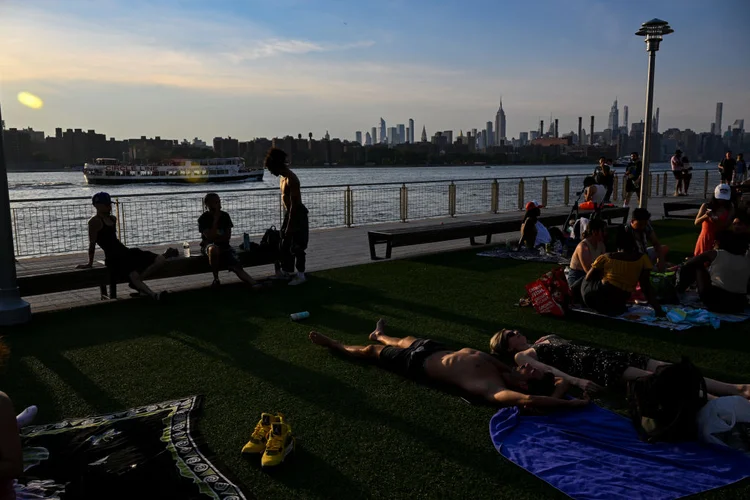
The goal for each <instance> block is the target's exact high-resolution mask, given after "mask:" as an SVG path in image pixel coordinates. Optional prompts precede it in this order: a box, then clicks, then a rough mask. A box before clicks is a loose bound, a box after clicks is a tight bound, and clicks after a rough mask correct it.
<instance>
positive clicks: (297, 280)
mask: <svg viewBox="0 0 750 500" xmlns="http://www.w3.org/2000/svg"><path fill="white" fill-rule="evenodd" d="M305 281H307V278H305V275H304V274H302V273H299V274H297V276H295V277H294V279H293V280H292V281H290V282H289V286H297V285H301V284H302V283H304V282H305Z"/></svg>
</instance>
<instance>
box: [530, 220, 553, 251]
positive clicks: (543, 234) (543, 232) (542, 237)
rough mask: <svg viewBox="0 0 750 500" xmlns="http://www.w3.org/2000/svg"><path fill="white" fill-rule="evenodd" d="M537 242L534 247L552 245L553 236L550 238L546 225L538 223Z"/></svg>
mask: <svg viewBox="0 0 750 500" xmlns="http://www.w3.org/2000/svg"><path fill="white" fill-rule="evenodd" d="M535 227H536V241H535V242H534V246H535V247H538V246H539V245H546V244H548V243H552V236H550V234H549V231H548V230H547V228H546V227H545V225H544V224H542V223H541V222H539V221H536V226H535Z"/></svg>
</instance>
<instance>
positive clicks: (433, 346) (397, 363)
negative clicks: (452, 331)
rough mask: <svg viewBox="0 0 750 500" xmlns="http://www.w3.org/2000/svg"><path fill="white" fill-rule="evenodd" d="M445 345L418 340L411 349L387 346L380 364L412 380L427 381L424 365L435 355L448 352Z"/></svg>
mask: <svg viewBox="0 0 750 500" xmlns="http://www.w3.org/2000/svg"><path fill="white" fill-rule="evenodd" d="M448 350H450V349H447V348H446V347H445V346H444V345H443V344H441V343H440V342H436V341H434V340H430V339H417V340H415V341H414V342H413V343H412V344H411V345H410V346H409V347H407V348H402V347H394V346H385V347H384V348H383V350H382V351H380V356H379V357H378V363H379V364H380V365H381V366H382V367H383V368H386V369H388V370H391V371H394V372H396V373H399V374H401V375H403V376H405V377H409V378H412V379H417V380H419V379H425V378H426V375H425V371H424V363H425V361H426V360H427V358H429V357H430V356H432V355H433V354H435V353H436V352H441V351H448Z"/></svg>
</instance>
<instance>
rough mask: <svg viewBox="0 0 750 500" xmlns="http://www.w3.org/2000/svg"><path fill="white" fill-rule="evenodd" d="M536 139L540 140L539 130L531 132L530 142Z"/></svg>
mask: <svg viewBox="0 0 750 500" xmlns="http://www.w3.org/2000/svg"><path fill="white" fill-rule="evenodd" d="M534 139H539V131H538V130H530V131H529V140H530V141H533V140H534Z"/></svg>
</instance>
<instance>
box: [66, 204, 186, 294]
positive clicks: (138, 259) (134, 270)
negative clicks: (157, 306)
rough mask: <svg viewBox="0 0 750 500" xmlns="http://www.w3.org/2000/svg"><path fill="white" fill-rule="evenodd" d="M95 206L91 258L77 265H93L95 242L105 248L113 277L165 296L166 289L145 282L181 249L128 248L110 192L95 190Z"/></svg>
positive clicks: (106, 259)
mask: <svg viewBox="0 0 750 500" xmlns="http://www.w3.org/2000/svg"><path fill="white" fill-rule="evenodd" d="M91 203H92V204H93V205H94V207H95V208H96V215H94V216H93V217H91V218H90V219H89V222H88V227H89V262H88V264H82V265H80V266H77V268H78V269H89V268H91V267H92V266H93V265H94V252H95V251H96V245H99V247H100V248H101V249H102V250H103V251H104V262H105V264H106V265H107V268H108V269H109V272H110V273H112V275H113V278H114V279H116V280H117V282H120V281H127V282H128V284H129V285H130V288H132V289H134V290H137V291H138V292H139V293H141V294H143V295H147V296H148V297H151V298H152V299H154V300H157V301H159V300H162V299H163V297H164V295H165V294H166V293H167V292H166V291H163V292H159V293H156V292H154V291H153V290H151V289H150V288H149V287H148V286H146V284H145V283H144V282H143V280H145V279H146V278H147V277H148V276H149V275H151V274H152V273H153V272H154V271H156V270H157V269H159V268H160V267H161V266H163V265H164V262H165V260H166V259H169V258H172V257H177V256H178V255H179V252H178V251H177V249H175V248H169V249H167V251H166V252H164V253H163V254H162V255H156V254H155V253H153V252H148V251H146V250H141V249H140V248H128V247H126V246H125V245H123V244H122V242H121V241H120V240H119V239H118V238H117V219H116V218H115V217H114V216H113V215H112V198H111V197H110V196H109V194H108V193H104V192H102V193H96V194H95V195H94V196H93V198H92V199H91Z"/></svg>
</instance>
